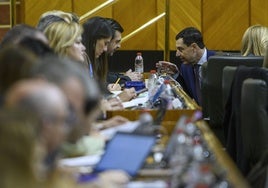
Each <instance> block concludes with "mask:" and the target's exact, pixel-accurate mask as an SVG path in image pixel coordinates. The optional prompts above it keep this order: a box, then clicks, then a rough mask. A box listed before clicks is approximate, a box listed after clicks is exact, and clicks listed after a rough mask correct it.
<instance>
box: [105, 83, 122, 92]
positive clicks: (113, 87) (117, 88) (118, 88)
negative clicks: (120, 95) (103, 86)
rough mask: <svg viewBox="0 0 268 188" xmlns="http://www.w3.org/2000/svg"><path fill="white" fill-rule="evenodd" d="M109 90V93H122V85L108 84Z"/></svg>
mask: <svg viewBox="0 0 268 188" xmlns="http://www.w3.org/2000/svg"><path fill="white" fill-rule="evenodd" d="M107 89H108V90H109V91H121V86H120V84H108V86H107Z"/></svg>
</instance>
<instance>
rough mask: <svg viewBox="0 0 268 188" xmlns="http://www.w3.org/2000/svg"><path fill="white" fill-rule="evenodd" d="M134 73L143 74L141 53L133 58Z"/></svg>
mask: <svg viewBox="0 0 268 188" xmlns="http://www.w3.org/2000/svg"><path fill="white" fill-rule="evenodd" d="M135 72H138V73H141V74H142V73H143V72H144V69H143V57H142V54H141V52H138V53H137V56H136V58H135Z"/></svg>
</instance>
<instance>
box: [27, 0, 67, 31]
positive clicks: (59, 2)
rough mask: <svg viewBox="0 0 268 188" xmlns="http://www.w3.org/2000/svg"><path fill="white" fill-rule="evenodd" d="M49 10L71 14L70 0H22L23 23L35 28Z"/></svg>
mask: <svg viewBox="0 0 268 188" xmlns="http://www.w3.org/2000/svg"><path fill="white" fill-rule="evenodd" d="M49 10H62V11H67V12H71V11H72V1H71V0H45V1H40V0H39V1H37V0H24V12H25V15H24V21H25V23H27V24H29V25H32V26H35V25H36V24H37V23H38V20H39V18H40V16H41V14H43V13H44V12H46V11H49Z"/></svg>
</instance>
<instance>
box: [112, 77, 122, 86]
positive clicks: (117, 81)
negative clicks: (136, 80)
mask: <svg viewBox="0 0 268 188" xmlns="http://www.w3.org/2000/svg"><path fill="white" fill-rule="evenodd" d="M119 81H120V77H119V78H118V79H117V80H116V82H115V83H114V85H116V84H118V83H119ZM114 85H113V86H114Z"/></svg>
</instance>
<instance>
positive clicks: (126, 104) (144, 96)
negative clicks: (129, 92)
mask: <svg viewBox="0 0 268 188" xmlns="http://www.w3.org/2000/svg"><path fill="white" fill-rule="evenodd" d="M147 101H148V92H144V93H141V94H139V95H138V97H137V98H135V99H132V100H131V101H127V102H123V106H124V108H130V107H134V106H138V105H139V104H144V103H146V102H147Z"/></svg>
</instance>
